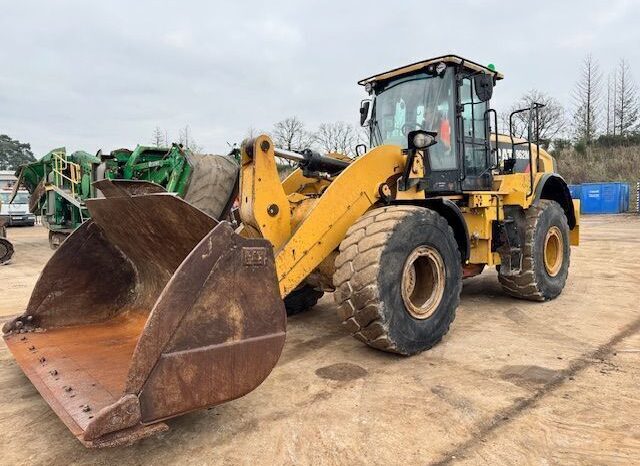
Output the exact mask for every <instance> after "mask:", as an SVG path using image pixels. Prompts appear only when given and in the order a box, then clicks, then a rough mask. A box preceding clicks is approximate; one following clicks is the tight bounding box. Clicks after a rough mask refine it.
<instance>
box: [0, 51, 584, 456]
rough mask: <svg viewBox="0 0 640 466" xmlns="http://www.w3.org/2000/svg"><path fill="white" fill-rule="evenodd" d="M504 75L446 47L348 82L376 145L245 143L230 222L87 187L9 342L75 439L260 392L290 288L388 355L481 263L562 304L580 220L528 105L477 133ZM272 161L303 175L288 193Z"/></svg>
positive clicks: (510, 289) (447, 315)
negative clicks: (319, 302) (235, 217)
mask: <svg viewBox="0 0 640 466" xmlns="http://www.w3.org/2000/svg"><path fill="white" fill-rule="evenodd" d="M501 79H502V75H501V74H500V73H498V72H496V71H495V70H494V69H493V67H486V66H482V65H479V64H477V63H475V62H472V61H470V60H466V59H463V58H461V57H458V56H454V55H448V56H442V57H438V58H434V59H429V60H425V61H421V62H418V63H414V64H411V65H408V66H404V67H401V68H396V69H393V70H391V71H388V72H385V73H381V74H377V75H375V76H371V77H369V78H366V79H364V80H362V81H360V84H361V85H363V86H364V87H365V90H366V91H367V92H368V93H369V94H370V99H366V100H365V101H363V102H362V104H361V110H360V114H361V122H362V123H363V124H365V125H367V127H368V128H369V130H370V135H371V146H372V148H371V149H370V150H368V151H363V150H361V149H359V150H358V151H359V152H360V155H359V156H358V157H356V158H354V159H353V160H345V159H344V157H337V156H335V155H320V154H317V153H315V152H313V151H310V150H306V151H303V152H300V153H298V152H290V151H287V150H282V149H278V148H276V147H274V144H273V142H272V141H271V139H270V138H269V137H268V136H266V135H262V136H259V137H256V138H254V139H251V140H247V141H245V142H244V143H243V145H242V149H241V176H240V212H239V214H240V218H241V221H242V223H241V225H240V226H239V227H238V228H237V229H235V230H234V228H232V227H231V225H230V224H229V223H227V222H218V221H216V220H215V219H213V218H212V217H210V216H209V215H207V214H206V213H205V212H203V211H201V210H199V209H198V208H195V207H194V206H192V205H190V204H189V203H188V202H186V201H185V200H182V199H180V198H178V197H175V196H170V195H167V194H166V193H141V192H140V191H138V192H137V193H132V192H129V191H127V190H126V189H123V187H121V186H119V183H118V182H117V181H109V180H103V181H101V182H100V186H99V188H100V189H101V191H102V192H103V193H104V195H105V198H102V199H91V200H88V201H87V208H88V210H89V211H90V213H91V220H89V221H87V222H85V223H84V224H83V225H82V226H81V227H80V228H78V229H77V230H76V231H75V232H74V233H73V234H72V235H71V236H70V237H69V238H68V239H67V240H66V241H65V242H64V243H63V244H62V245H61V247H60V248H59V249H58V250H57V251H56V253H55V254H54V255H53V257H52V258H51V260H50V261H49V262H48V263H47V265H46V266H45V268H44V270H43V272H42V276H41V277H40V279H39V281H38V283H37V284H36V286H35V289H34V290H33V294H32V296H31V300H30V301H29V304H28V306H27V309H26V311H25V312H24V313H23V314H22V315H21V316H19V317H17V318H15V319H13V320H12V321H10V322H8V323H7V324H6V325H5V326H4V329H3V330H4V339H5V342H6V344H7V345H8V347H9V348H10V350H11V351H12V353H13V355H14V356H15V358H16V361H17V362H18V364H19V365H20V366H21V368H22V369H23V371H24V372H25V373H26V374H27V376H28V377H29V378H30V379H31V381H32V382H33V384H34V385H35V386H36V388H37V389H38V390H39V391H40V393H41V394H42V396H43V397H44V398H45V399H46V400H47V402H48V403H49V404H50V406H51V407H52V408H53V410H54V411H55V412H56V413H57V414H58V416H59V417H60V418H61V419H62V420H63V421H64V423H65V424H66V425H67V426H68V427H69V429H70V430H71V431H72V432H73V434H74V435H75V436H76V437H77V438H78V439H79V440H80V441H82V442H83V443H84V444H85V445H87V446H90V447H101V446H109V445H122V444H129V443H132V442H134V441H136V440H138V439H140V438H143V437H146V436H149V435H152V434H154V433H156V432H159V431H162V430H165V429H167V428H168V427H167V425H166V423H165V422H164V421H165V420H167V419H169V418H171V417H174V416H178V415H180V414H183V413H186V412H188V411H192V410H195V409H199V408H204V407H208V406H214V405H218V404H220V403H223V402H226V401H230V400H233V399H235V398H238V397H241V396H243V395H245V394H247V393H249V392H250V391H252V390H253V389H255V388H256V387H257V386H258V385H259V384H260V383H261V382H262V381H263V380H264V379H265V378H266V377H267V375H268V374H269V373H270V372H271V370H272V369H273V367H274V366H275V364H276V362H277V361H278V358H279V356H280V353H281V351H282V348H283V345H284V342H285V329H286V315H285V305H284V301H283V298H286V297H289V296H293V295H295V294H296V293H297V294H298V295H301V296H303V297H304V296H305V295H308V294H309V293H310V292H311V291H315V292H320V291H333V296H334V299H335V302H336V307H337V310H338V313H339V315H340V318H341V319H342V321H343V322H344V326H345V328H346V329H347V330H348V331H349V332H350V333H351V334H352V335H353V336H354V337H355V338H357V339H358V340H361V341H362V342H364V343H366V344H367V345H369V346H371V347H373V348H377V349H380V350H384V351H388V352H393V353H397V354H400V355H412V354H415V353H418V352H420V351H424V350H427V349H429V348H431V347H432V346H433V345H435V344H436V343H438V342H439V341H440V340H441V339H442V338H443V337H444V335H445V334H446V333H447V331H448V330H449V327H450V325H451V323H452V322H453V320H454V317H455V312H456V308H457V307H458V303H459V301H460V292H461V289H462V280H463V278H466V277H471V276H474V275H477V274H479V273H481V271H482V269H483V267H485V266H496V267H497V268H498V270H499V274H498V278H499V280H500V283H501V284H502V286H503V288H504V290H505V292H506V293H508V294H510V295H512V296H514V297H516V298H521V299H528V300H535V301H545V300H549V299H553V298H555V297H557V296H558V295H559V294H560V293H561V291H562V289H563V287H564V285H565V282H566V280H567V275H568V268H569V256H570V245H577V244H578V240H579V217H578V212H579V209H577V207H576V205H574V202H575V201H572V200H571V197H570V195H569V190H568V188H567V185H566V183H565V182H564V181H563V179H562V178H561V177H560V176H559V175H558V174H557V173H555V163H554V160H553V158H552V157H551V156H550V155H549V154H547V153H546V152H545V151H544V150H542V149H541V148H540V146H539V145H538V144H534V143H533V141H534V140H535V132H536V131H535V129H536V127H537V126H536V125H535V119H536V113H537V108H534V107H537V106H532V107H531V108H529V109H526V112H527V114H528V115H529V118H528V120H529V130H530V131H529V138H528V139H526V140H525V139H516V138H513V137H511V136H510V135H502V136H501V135H498V134H497V132H496V133H493V134H492V132H491V126H493V127H494V128H496V127H497V125H496V119H497V117H496V114H495V111H494V110H492V109H491V108H490V107H489V100H490V98H491V96H492V93H493V89H494V86H495V85H496V84H497V83H498V82H499V81H500V80H501ZM505 147H508V148H509V150H505ZM363 152H364V153H363ZM277 157H284V158H287V159H289V160H294V161H296V162H297V163H298V169H296V170H295V171H294V172H293V173H292V174H290V175H289V176H288V177H287V178H286V179H285V180H284V181H280V179H279V177H278V172H277V166H276V158H277ZM518 162H521V163H520V164H518ZM518 165H520V166H521V168H520V169H518V168H517V166H518ZM185 219H189V221H188V222H185ZM70 264H71V266H72V267H73V268H74V270H76V271H77V274H76V276H74V277H69V276H68V274H66V273H65V271H66V270H68V267H69V266H70ZM313 301H314V298H313V297H312V298H311V299H308V302H313ZM256 396H259V395H256Z"/></svg>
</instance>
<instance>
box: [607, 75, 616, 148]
mask: <svg viewBox="0 0 640 466" xmlns="http://www.w3.org/2000/svg"><path fill="white" fill-rule="evenodd" d="M611 78H612V76H611V72H609V74H608V75H607V104H606V108H605V114H606V118H605V134H606V135H607V136H609V135H610V134H611V133H613V134H615V125H616V123H615V108H616V107H615V95H616V75H615V72H614V75H613V79H611Z"/></svg>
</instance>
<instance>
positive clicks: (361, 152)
mask: <svg viewBox="0 0 640 466" xmlns="http://www.w3.org/2000/svg"><path fill="white" fill-rule="evenodd" d="M366 153H367V146H366V145H365V144H358V145H357V146H356V157H360V156H361V155H364V154H366Z"/></svg>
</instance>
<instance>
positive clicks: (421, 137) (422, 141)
mask: <svg viewBox="0 0 640 466" xmlns="http://www.w3.org/2000/svg"><path fill="white" fill-rule="evenodd" d="M434 140H435V138H434V137H433V136H431V135H430V134H427V133H416V134H415V135H414V136H413V147H415V148H416V149H425V148H426V147H428V146H430V145H431V144H433V141H434Z"/></svg>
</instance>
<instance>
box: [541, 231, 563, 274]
mask: <svg viewBox="0 0 640 466" xmlns="http://www.w3.org/2000/svg"><path fill="white" fill-rule="evenodd" d="M563 253H564V244H563V242H562V232H561V231H560V228H558V227H557V226H552V227H551V228H549V230H548V231H547V236H546V237H545V239H544V268H545V269H546V270H547V273H548V274H549V276H551V277H555V276H556V275H558V273H559V272H560V268H561V267H562V257H563Z"/></svg>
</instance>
